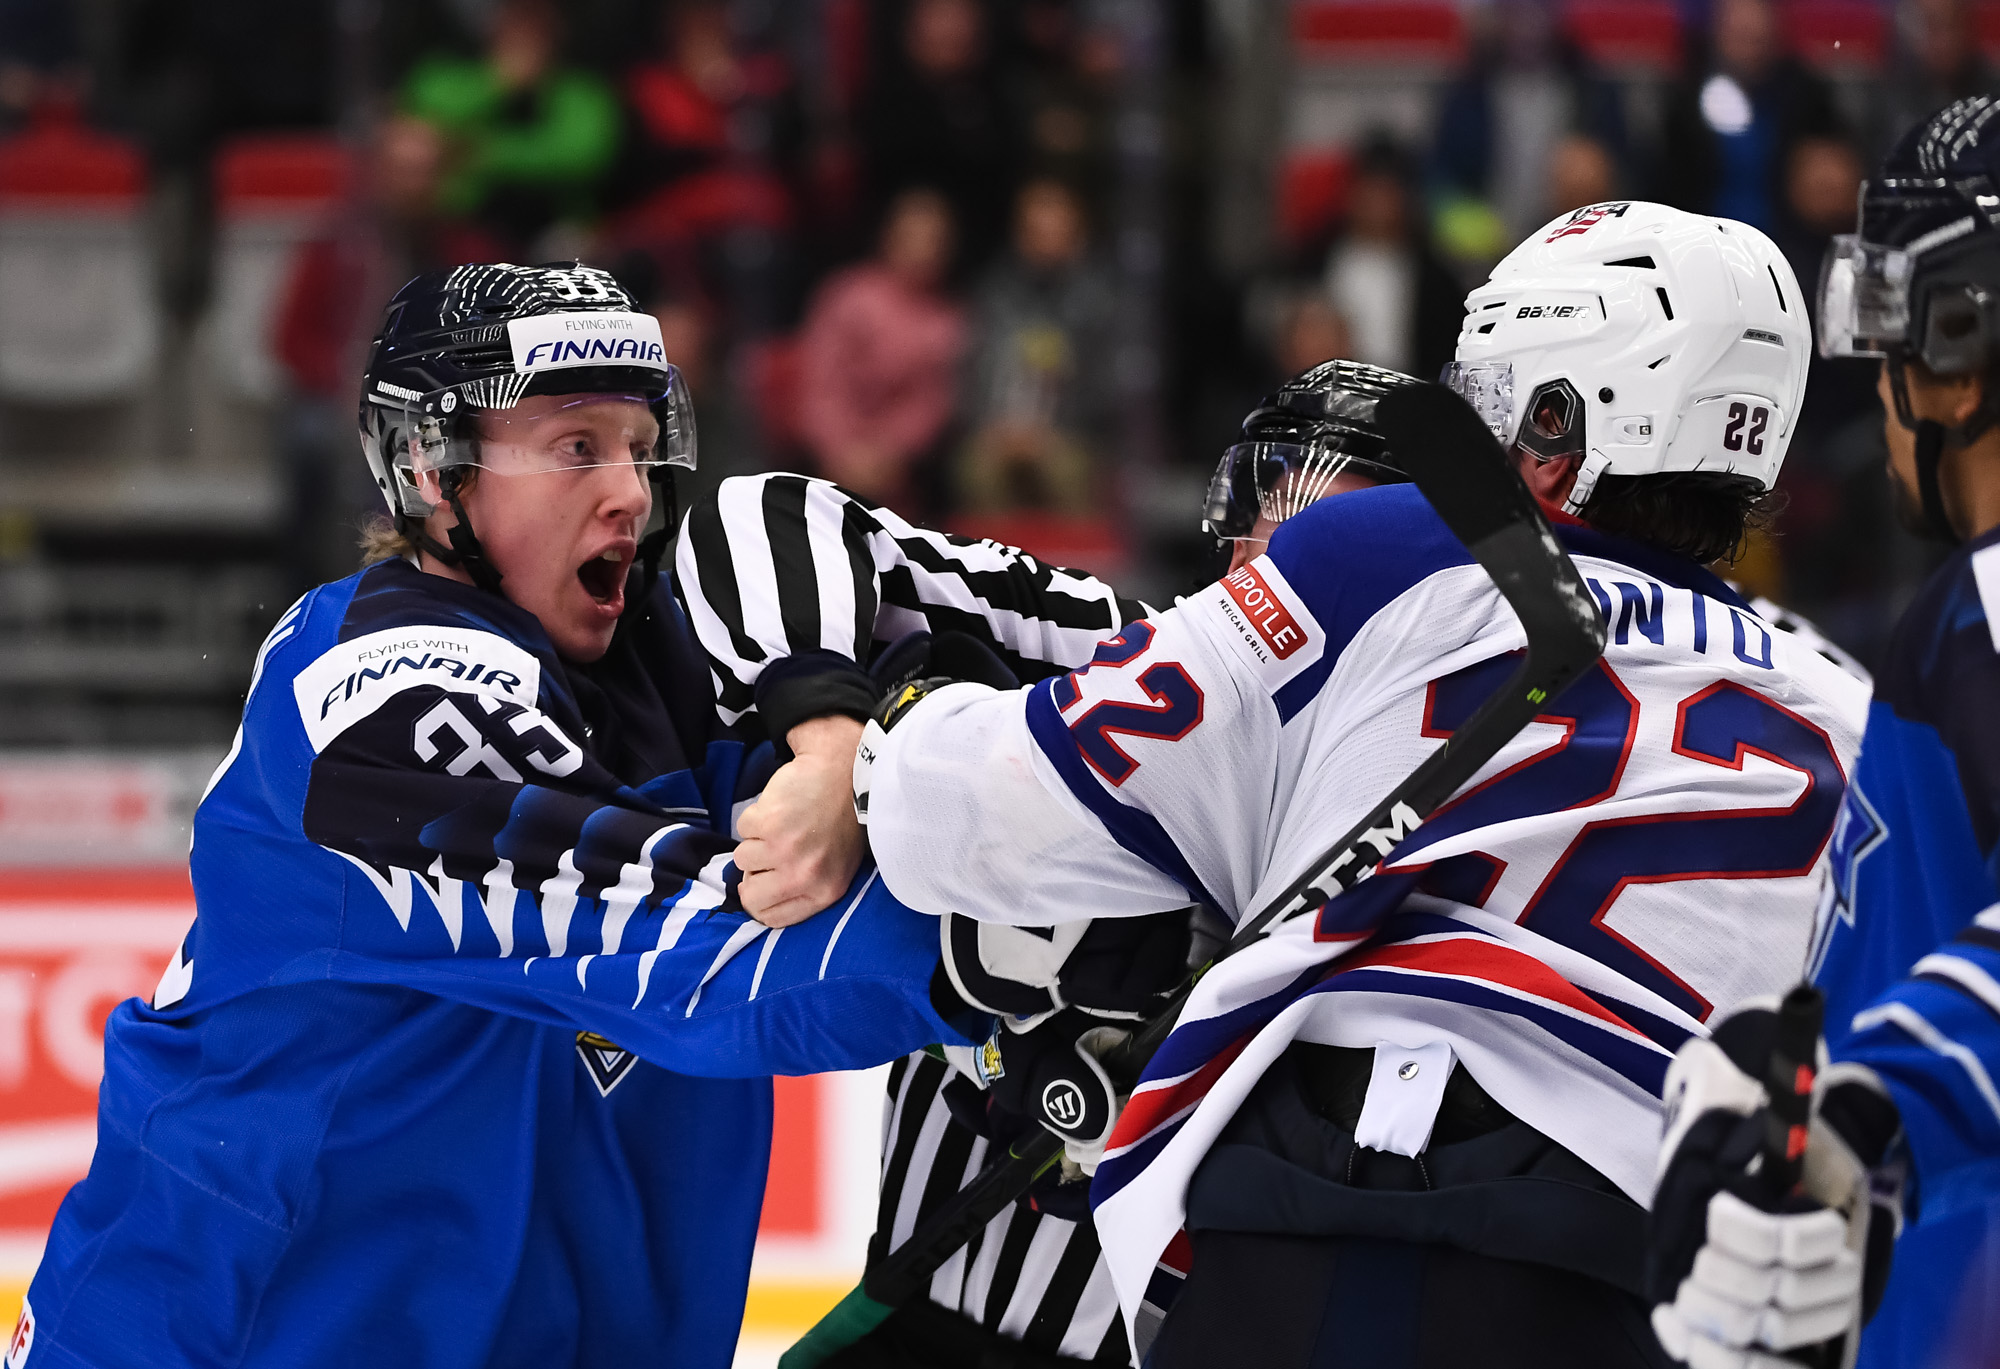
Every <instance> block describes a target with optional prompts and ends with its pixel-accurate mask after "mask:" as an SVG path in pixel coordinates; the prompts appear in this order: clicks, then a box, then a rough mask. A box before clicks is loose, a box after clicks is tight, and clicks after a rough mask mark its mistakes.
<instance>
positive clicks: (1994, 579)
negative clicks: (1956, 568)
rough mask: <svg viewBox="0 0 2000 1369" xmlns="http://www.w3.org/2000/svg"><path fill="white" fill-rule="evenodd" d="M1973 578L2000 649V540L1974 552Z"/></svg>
mask: <svg viewBox="0 0 2000 1369" xmlns="http://www.w3.org/2000/svg"><path fill="white" fill-rule="evenodd" d="M1972 579H1973V583H1974V584H1976V585H1978V586H1979V607H1980V608H1982V609H1984V610H1985V612H1986V630H1987V632H1988V633H1990V634H1991V635H1992V637H1993V649H1994V650H1995V651H2000V542H1996V543H1994V544H1993V545H1992V546H1990V547H1981V548H1980V549H1979V550H1978V551H1975V552H1974V553H1972Z"/></svg>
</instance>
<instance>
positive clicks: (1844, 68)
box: [1783, 0, 1889, 75]
mask: <svg viewBox="0 0 2000 1369" xmlns="http://www.w3.org/2000/svg"><path fill="white" fill-rule="evenodd" d="M1783 14H1784V27H1785V36H1786V38H1787V39H1788V40H1789V41H1790V43H1791V46H1792V50H1793V51H1794V52H1796V53H1797V54H1798V55H1799V57H1800V59H1801V60H1802V61H1805V62H1807V63H1809V64H1810V65H1812V66H1815V67H1819V68H1820V69H1822V70H1824V71H1829V72H1834V73H1836V74H1841V73H1853V74H1856V75H1861V74H1866V73H1870V72H1874V71H1877V70H1879V69H1880V68H1881V66H1882V60H1883V57H1884V55H1885V54H1886V53H1887V51H1888V46H1889V8H1888V6H1886V5H1883V4H1878V3H1876V0H1789V3H1788V4H1786V5H1785V7H1784V11H1783Z"/></svg>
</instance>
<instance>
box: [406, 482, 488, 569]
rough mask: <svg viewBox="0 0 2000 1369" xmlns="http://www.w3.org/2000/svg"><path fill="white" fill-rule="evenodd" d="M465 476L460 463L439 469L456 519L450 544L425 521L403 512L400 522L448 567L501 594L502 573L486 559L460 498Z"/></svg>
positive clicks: (440, 485)
mask: <svg viewBox="0 0 2000 1369" xmlns="http://www.w3.org/2000/svg"><path fill="white" fill-rule="evenodd" d="M464 484H465V475H464V472H463V471H462V470H460V469H459V468H458V467H457V466H448V467H446V468H445V469H444V470H442V471H439V472H438V493H440V494H442V495H443V496H444V501H445V503H447V504H449V505H450V506H451V512H452V518H453V519H454V521H453V523H452V525H451V527H450V529H448V530H447V531H446V533H445V536H446V537H448V538H450V539H451V546H450V547H448V548H447V547H443V546H440V545H439V544H438V541H437V539H436V538H434V537H432V536H431V535H430V534H428V533H426V532H424V531H423V527H422V525H421V524H418V523H415V522H413V521H411V520H409V519H407V518H405V517H404V516H403V515H401V514H398V515H397V516H396V522H397V524H398V525H399V526H400V527H401V529H402V531H403V532H404V533H405V535H407V536H408V537H409V538H410V540H411V541H413V542H415V543H416V544H417V545H418V546H419V547H421V548H423V550H424V551H426V552H428V553H429V554H430V555H432V556H434V557H436V558H437V559H438V560H439V561H442V562H443V563H444V564H445V565H447V566H456V567H458V568H459V569H460V570H463V571H464V572H465V573H466V574H467V575H469V576H471V577H472V583H473V584H474V585H476V586H477V587H478V588H480V589H483V590H485V591H486V592H487V593H488V594H498V593H500V572H499V571H497V570H495V569H494V568H493V563H492V562H491V561H489V560H487V559H486V551H485V549H484V548H483V547H481V546H480V545H479V538H478V536H477V535H475V534H474V532H473V531H472V519H471V518H470V517H468V516H467V514H466V512H465V505H464V504H463V503H461V502H460V500H459V491H460V490H461V489H463V488H464Z"/></svg>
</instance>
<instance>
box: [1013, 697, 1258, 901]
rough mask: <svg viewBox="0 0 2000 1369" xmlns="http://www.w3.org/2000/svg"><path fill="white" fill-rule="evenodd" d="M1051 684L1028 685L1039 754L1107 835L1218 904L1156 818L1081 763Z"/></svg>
mask: <svg viewBox="0 0 2000 1369" xmlns="http://www.w3.org/2000/svg"><path fill="white" fill-rule="evenodd" d="M1051 689H1052V685H1051V684H1050V683H1048V682H1046V681H1045V682H1043V683H1041V684H1038V685H1036V686H1035V687H1034V688H1033V689H1031V690H1029V691H1028V706H1027V720H1028V732H1029V734H1030V735H1031V736H1033V737H1034V739H1035V745H1036V746H1038V747H1040V748H1041V751H1042V754H1043V755H1045V756H1047V757H1048V759H1049V764H1051V765H1052V766H1054V767H1055V771H1056V774H1058V775H1060V776H1061V777H1062V781H1063V783H1064V784H1065V785H1067V786H1069V791H1070V793H1072V794H1074V795H1075V796H1076V798H1077V801H1078V802H1080V803H1082V804H1083V806H1084V807H1086V808H1088V809H1089V810H1090V811H1091V812H1092V813H1094V814H1095V815H1096V816H1097V819H1098V821H1100V822H1102V823H1103V824H1104V827H1105V830H1106V831H1108V832H1110V833H1111V837H1112V840H1114V841H1116V842H1117V843H1118V844H1119V845H1120V846H1123V847H1124V848H1125V849H1126V850H1128V851H1130V852H1131V853H1132V854H1133V855H1135V856H1137V857H1138V858H1139V859H1141V860H1143V861H1145V862H1146V863H1147V864H1148V865H1150V866H1152V867H1153V868H1154V869H1155V870H1158V871H1159V872H1160V873H1161V874H1163V875H1165V876H1166V877H1167V878H1168V879H1171V880H1175V881H1178V882H1179V884H1180V885H1181V887H1182V888H1184V889H1186V890H1187V892H1188V897H1190V898H1192V899H1195V900H1197V901H1199V902H1201V903H1204V904H1206V905H1208V906H1209V907H1211V908H1220V907H1221V906H1222V905H1221V904H1219V903H1217V902H1216V901H1215V899H1214V898H1213V897H1212V896H1211V895H1210V894H1209V892H1208V890H1207V889H1206V888H1204V887H1203V886H1202V882H1201V879H1200V877H1199V876H1197V875H1196V874H1195V872H1194V867H1193V866H1192V865H1190V864H1189V863H1188V860H1187V857H1186V856H1184V855H1182V854H1181V849H1180V847H1179V846H1178V845H1177V844H1176V843H1175V842H1174V839H1173V838H1172V837H1171V836H1169V835H1167V829H1166V828H1164V827H1162V826H1161V825H1160V822H1159V819H1157V818H1155V817H1153V816H1152V815H1151V814H1150V813H1142V812H1140V811H1139V810H1138V809H1136V808H1128V807H1126V806H1125V805H1124V804H1122V803H1120V802H1119V801H1118V800H1117V799H1115V798H1113V797H1112V796H1111V795H1109V794H1107V793H1105V792H1104V787H1103V786H1102V785H1100V784H1099V783H1098V782H1097V780H1096V779H1095V778H1094V777H1093V776H1092V775H1091V773H1090V770H1089V768H1088V767H1087V766H1086V765H1085V764H1084V761H1083V753H1082V752H1080V751H1078V750H1077V746H1076V739H1075V738H1074V737H1072V736H1070V732H1069V729H1068V728H1067V727H1065V726H1064V725H1063V721H1062V715H1061V713H1060V712H1058V711H1057V709H1056V704H1055V699H1054V698H1053V697H1052V695H1051V692H1050V691H1051Z"/></svg>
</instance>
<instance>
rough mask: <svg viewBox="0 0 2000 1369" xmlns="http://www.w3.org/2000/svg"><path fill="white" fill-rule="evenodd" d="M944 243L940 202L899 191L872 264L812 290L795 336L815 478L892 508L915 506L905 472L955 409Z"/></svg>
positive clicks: (956, 351)
mask: <svg viewBox="0 0 2000 1369" xmlns="http://www.w3.org/2000/svg"><path fill="white" fill-rule="evenodd" d="M952 237H953V226H952V220H951V207H950V206H949V205H948V204H946V203H945V200H944V197H943V196H941V195H939V194H938V193H937V192H936V191H934V190H906V191H904V192H903V193H902V194H901V195H898V196H897V197H896V199H895V200H894V201H893V202H892V203H891V204H890V206H889V213H888V216H887V218H886V219H885V221H884V223H883V226H882V237H881V245H880V248H879V250H878V252H877V255H876V257H875V258H874V259H873V260H872V261H866V262H863V263H861V264H860V265H858V266H851V267H849V268H848V269H846V270H845V271H841V272H839V273H838V274H836V275H834V276H832V277H830V278H829V279H828V280H827V282H826V283H825V284H824V285H822V286H821V287H820V289H819V293H818V294H817V295H816V296H814V298H813V302H812V307H811V309H810V310H809V311H808V312H807V314H806V321H805V328H804V330H803V332H802V333H801V335H800V357H799V368H800V394H799V427H800V430H801V432H802V434H803V436H804V438H805V441H806V445H807V446H808V448H810V449H811V451H812V454H813V456H814V457H815V458H816V459H817V461H818V464H819V473H820V474H821V475H824V476H826V477H827V478H828V479H829V480H832V481H834V482H836V483H837V484H841V485H844V486H846V487H847V488H848V489H850V490H853V491H854V492H855V493H856V494H859V495H864V496H866V497H867V498H870V499H874V500H877V501H880V502H882V503H887V504H892V505H894V506H896V507H898V508H903V507H906V506H911V507H913V506H914V504H915V503H917V502H921V501H920V500H918V499H917V498H916V496H917V495H918V494H919V491H917V490H916V489H915V488H914V485H915V483H916V482H915V481H913V479H912V475H913V470H914V468H915V467H916V466H917V465H918V464H919V463H921V462H923V461H924V459H925V458H926V457H927V456H929V455H930V454H932V453H933V452H934V451H935V450H936V449H937V447H938V446H939V444H940V443H941V442H942V441H943V440H944V437H945V432H946V429H947V428H948V427H949V426H950V424H951V420H952V415H953V412H954V409H955V407H956V400H957V394H956V391H957V385H958V366H959V361H960V358H961V355H962V353H963V351H964V347H965V318H964V314H963V312H962V311H961V310H960V308H959V307H958V305H957V304H956V303H954V302H953V301H952V300H951V299H950V298H948V297H947V296H946V295H945V294H943V293H942V289H941V287H942V286H943V284H944V279H945V275H946V273H947V271H948V270H949V269H950V266H951V252H952Z"/></svg>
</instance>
